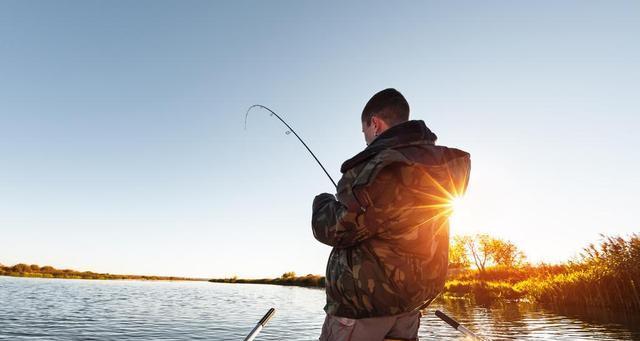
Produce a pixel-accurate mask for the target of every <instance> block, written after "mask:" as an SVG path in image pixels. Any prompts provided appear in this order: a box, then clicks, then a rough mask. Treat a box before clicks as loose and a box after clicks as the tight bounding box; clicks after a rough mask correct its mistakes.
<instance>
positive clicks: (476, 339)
mask: <svg viewBox="0 0 640 341" xmlns="http://www.w3.org/2000/svg"><path fill="white" fill-rule="evenodd" d="M436 316H438V317H439V318H440V319H441V320H442V321H444V322H446V323H447V324H448V325H450V326H451V327H453V329H455V330H457V331H459V332H461V333H462V334H464V335H466V336H467V337H469V338H471V339H472V340H474V341H484V339H483V338H481V337H480V336H478V335H476V334H474V333H473V332H472V331H470V330H469V329H467V328H465V327H464V326H463V325H461V324H460V323H458V321H456V320H454V319H452V318H451V317H449V316H447V314H445V313H443V312H441V311H440V310H436Z"/></svg>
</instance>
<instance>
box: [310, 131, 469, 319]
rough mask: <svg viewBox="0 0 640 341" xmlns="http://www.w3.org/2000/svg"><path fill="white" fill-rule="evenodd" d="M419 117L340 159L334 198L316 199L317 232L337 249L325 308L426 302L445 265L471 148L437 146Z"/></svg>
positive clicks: (391, 309)
mask: <svg viewBox="0 0 640 341" xmlns="http://www.w3.org/2000/svg"><path fill="white" fill-rule="evenodd" d="M435 138H436V137H435V135H434V134H433V133H431V131H430V130H429V129H428V128H427V127H426V126H425V124H424V122H422V121H407V122H404V123H401V124H398V125H396V126H393V127H391V128H389V129H387V130H386V131H385V132H384V133H383V134H382V135H380V136H379V137H378V138H377V139H375V140H374V141H373V143H372V144H371V145H369V147H368V148H366V149H365V150H364V151H363V152H361V153H359V154H358V155H356V156H355V157H353V158H352V159H350V160H348V161H346V162H345V163H344V164H343V167H342V172H343V177H342V179H341V180H340V182H339V183H338V193H337V199H338V200H337V201H335V200H334V199H333V197H332V196H331V197H329V196H327V195H320V196H318V197H316V200H314V205H313V206H314V207H313V218H312V226H313V231H314V236H315V237H316V239H318V240H319V241H321V242H323V243H325V244H328V245H331V246H333V247H334V249H333V250H332V252H331V256H330V257H329V262H328V265H327V274H326V279H327V281H326V283H327V305H326V307H325V310H326V311H327V314H329V315H335V316H342V317H349V318H366V317H377V316H390V315H397V314H401V313H405V312H410V311H414V310H416V309H418V308H420V307H421V306H426V305H427V304H428V303H429V302H430V301H431V300H433V299H434V298H435V297H436V296H437V295H438V293H439V292H440V291H441V290H442V287H443V285H444V280H445V277H446V272H447V262H448V242H449V226H448V216H449V212H450V206H449V202H450V200H451V199H452V197H453V196H455V195H459V194H462V193H463V192H464V191H465V189H466V186H467V182H468V175H469V169H470V160H469V154H468V153H466V152H463V151H460V150H457V149H451V148H447V147H443V146H435V145H434V141H435Z"/></svg>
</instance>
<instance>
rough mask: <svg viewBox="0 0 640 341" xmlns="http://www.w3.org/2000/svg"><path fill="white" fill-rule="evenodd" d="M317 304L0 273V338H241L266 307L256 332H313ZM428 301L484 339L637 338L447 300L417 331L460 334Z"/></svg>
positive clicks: (254, 292) (310, 294) (288, 335)
mask: <svg viewBox="0 0 640 341" xmlns="http://www.w3.org/2000/svg"><path fill="white" fill-rule="evenodd" d="M323 304H324V292H323V291H322V290H319V289H309V288H299V287H283V286H276V285H255V284H222V283H208V282H145V281H90V280H60V279H35V278H12V277H0V340H242V339H243V338H244V337H245V336H246V335H247V334H248V333H249V331H250V330H251V329H252V328H253V326H254V325H255V323H256V322H257V321H258V320H259V319H260V318H261V317H262V315H263V314H264V313H265V312H266V311H267V310H268V309H269V308H270V307H275V308H276V310H277V312H276V315H275V316H274V318H273V319H272V320H271V322H269V324H268V326H267V328H265V329H264V331H263V332H262V333H260V335H259V337H258V338H257V340H316V339H317V338H318V336H319V333H320V328H321V325H322V322H323V319H324V312H323V311H322V307H323ZM435 309H441V310H443V311H445V312H448V313H450V315H451V316H454V317H456V318H457V319H458V320H459V321H460V322H461V323H462V324H464V325H465V326H467V327H468V328H470V329H472V330H474V331H476V332H477V333H478V334H480V335H482V336H483V337H487V338H491V339H494V340H500V339H518V340H640V323H639V322H638V321H640V320H639V319H636V317H627V318H626V319H622V320H618V321H616V319H613V320H612V319H611V318H610V317H606V316H604V317H602V316H601V317H594V315H592V314H586V313H585V314H583V313H577V314H576V313H575V312H574V313H567V314H562V315H561V314H557V313H552V312H550V311H548V310H545V309H543V308H540V307H537V306H534V305H527V304H522V303H520V304H515V303H511V304H504V305H497V306H493V307H479V306H469V305H468V303H465V302H464V301H456V300H451V301H446V302H441V303H438V304H434V305H432V307H431V308H430V313H429V314H428V315H427V316H424V317H423V318H422V321H421V327H420V337H421V340H462V339H463V338H462V337H461V335H460V334H459V333H458V332H457V331H455V330H453V329H451V328H450V327H448V326H447V325H445V324H444V323H443V322H441V321H440V320H439V319H437V318H436V317H435V316H433V314H432V312H433V311H434V310H435ZM614 316H615V315H614ZM598 321H599V322H598Z"/></svg>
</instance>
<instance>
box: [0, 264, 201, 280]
mask: <svg viewBox="0 0 640 341" xmlns="http://www.w3.org/2000/svg"><path fill="white" fill-rule="evenodd" d="M0 276H13V277H36V278H66V279H135V280H152V281H203V280H204V279H198V278H186V277H173V276H141V275H115V274H109V273H95V272H91V271H76V270H70V269H56V268H54V267H52V266H48V265H47V266H42V267H41V266H39V265H36V264H31V265H29V264H23V263H20V264H16V265H13V266H4V265H2V264H0Z"/></svg>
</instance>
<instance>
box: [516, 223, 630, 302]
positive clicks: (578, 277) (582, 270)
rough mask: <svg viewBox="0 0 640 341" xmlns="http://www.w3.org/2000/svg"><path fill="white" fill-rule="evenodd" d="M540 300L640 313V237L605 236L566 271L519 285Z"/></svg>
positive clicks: (531, 279) (587, 249) (519, 288)
mask: <svg viewBox="0 0 640 341" xmlns="http://www.w3.org/2000/svg"><path fill="white" fill-rule="evenodd" d="M515 289H516V290H519V291H523V292H526V293H527V296H529V297H531V298H532V299H534V300H536V301H538V302H544V303H552V304H557V305H572V306H583V307H603V308H604V307H610V308H617V309H621V310H625V311H629V312H640V236H638V235H637V234H633V235H632V236H631V237H630V238H628V239H624V238H622V237H604V236H603V241H602V242H601V243H600V244H599V245H593V244H592V245H589V247H587V248H586V249H585V250H584V253H583V255H582V258H581V259H580V260H579V261H578V262H572V263H569V265H568V267H567V271H566V272H564V273H560V274H556V275H553V276H548V277H546V278H530V279H528V280H525V281H522V282H520V283H517V284H516V285H515Z"/></svg>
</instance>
